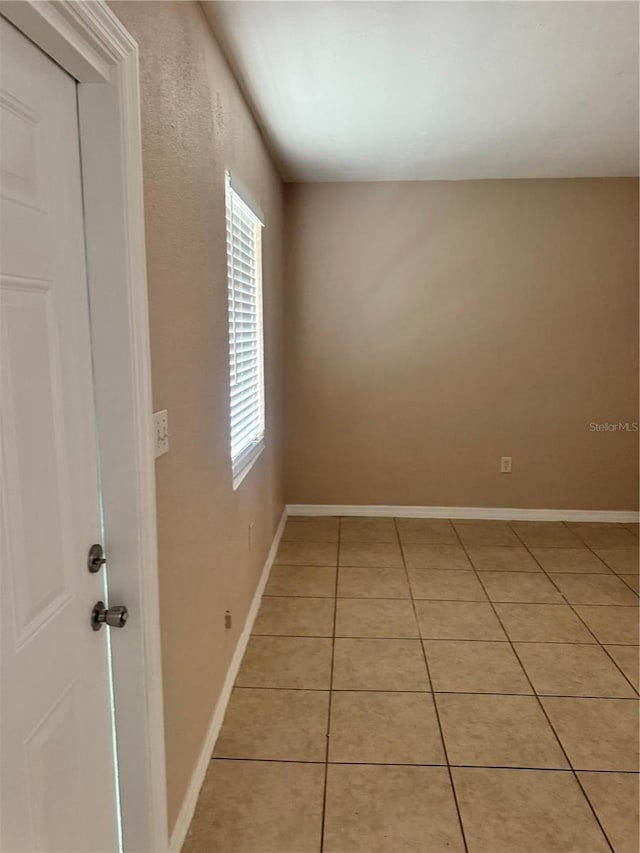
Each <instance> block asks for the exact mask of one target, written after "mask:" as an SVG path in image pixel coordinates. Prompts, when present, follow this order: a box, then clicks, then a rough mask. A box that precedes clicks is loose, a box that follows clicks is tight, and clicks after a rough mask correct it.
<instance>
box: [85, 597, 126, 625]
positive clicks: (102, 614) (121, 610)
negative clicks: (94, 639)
mask: <svg viewBox="0 0 640 853" xmlns="http://www.w3.org/2000/svg"><path fill="white" fill-rule="evenodd" d="M128 618H129V611H128V610H127V608H126V607H125V606H124V604H114V606H113V607H105V603H104V601H98V602H97V603H96V605H95V607H94V608H93V610H92V611H91V627H92V628H93V630H94V631H99V630H100V628H102V626H103V625H109V626H110V627H111V628H124V626H125V625H126V624H127V619H128Z"/></svg>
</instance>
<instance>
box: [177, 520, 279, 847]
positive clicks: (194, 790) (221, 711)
mask: <svg viewBox="0 0 640 853" xmlns="http://www.w3.org/2000/svg"><path fill="white" fill-rule="evenodd" d="M286 519H287V512H286V509H285V511H284V512H283V513H282V518H281V519H280V522H279V524H278V528H277V530H276V532H275V536H274V537H273V542H272V543H271V548H270V549H269V554H268V555H267V559H266V562H265V564H264V568H263V569H262V574H261V575H260V580H259V581H258V586H257V587H256V591H255V593H254V596H253V600H252V601H251V606H250V607H249V612H248V613H247V618H246V620H245V623H244V627H243V629H242V633H241V634H240V637H239V638H238V644H237V646H236V649H235V651H234V653H233V657H232V658H231V663H230V664H229V669H228V670H227V677H226V678H225V680H224V685H223V687H222V691H221V692H220V697H219V698H218V702H217V704H216V707H215V711H214V713H213V717H212V719H211V724H210V726H209V731H208V732H207V736H206V738H205V742H204V745H203V747H202V752H201V753H200V757H199V758H198V763H197V764H196V766H195V769H194V771H193V775H192V777H191V782H190V784H189V788H188V789H187V793H186V794H185V798H184V800H183V802H182V807H181V809H180V812H179V814H178V817H177V820H176V823H175V826H174V828H173V832H172V833H171V839H170V841H169V851H170V853H180V850H181V849H182V845H183V844H184V840H185V838H186V837H187V832H188V831H189V825H190V824H191V819H192V818H193V813H194V811H195V808H196V803H197V802H198V795H199V794H200V789H201V788H202V783H203V782H204V777H205V775H206V773H207V769H208V767H209V762H210V761H211V754H212V752H213V748H214V746H215V743H216V740H217V738H218V734H219V732H220V728H221V727H222V721H223V720H224V715H225V712H226V710H227V704H228V702H229V698H230V696H231V691H232V689H233V685H234V682H235V680H236V675H237V674H238V669H239V668H240V664H241V663H242V658H243V656H244V652H245V649H246V648H247V643H248V642H249V637H250V635H251V630H252V628H253V623H254V622H255V618H256V616H257V613H258V608H259V607H260V599H261V598H262V593H263V592H264V588H265V586H266V584H267V580H268V579H269V573H270V572H271V566H272V565H273V561H274V559H275V556H276V553H277V551H278V545H279V544H280V539H281V537H282V533H283V531H284V525H285V521H286Z"/></svg>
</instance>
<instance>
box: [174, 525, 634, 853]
mask: <svg viewBox="0 0 640 853" xmlns="http://www.w3.org/2000/svg"><path fill="white" fill-rule="evenodd" d="M637 590H638V527H637V525H623V524H595V523H594V524H570V523H560V522H558V523H556V522H552V523H538V522H518V523H512V524H507V523H506V522H498V521H453V522H450V521H447V520H433V519H404V518H399V519H391V518H342V519H339V518H321V519H317V518H314V519H310V518H306V519H305V518H292V519H290V520H289V521H288V522H287V525H286V529H285V533H284V535H283V539H282V542H281V545H280V549H279V551H278V555H277V558H276V564H275V565H274V566H273V569H272V572H271V576H270V579H269V582H268V584H267V588H266V590H265V595H264V598H263V601H262V605H261V608H260V612H259V614H258V617H257V619H256V622H255V625H254V631H253V635H252V637H251V638H250V640H249V644H248V646H247V650H246V653H245V657H244V660H243V663H242V666H241V668H240V672H239V674H238V677H237V680H236V686H235V688H234V690H233V694H232V696H231V700H230V703H229V706H228V710H227V714H226V717H225V721H224V725H223V727H222V731H221V733H220V737H219V739H218V742H217V744H216V748H215V752H214V756H213V759H212V761H211V765H210V769H209V771H208V773H207V777H206V780H205V783H204V787H203V789H202V793H201V795H200V799H199V802H198V806H197V809H196V814H195V816H194V820H193V823H192V826H191V829H190V832H189V835H188V838H187V841H186V843H185V847H184V850H185V853H204V852H205V851H206V853H240V851H242V853H319V851H325V853H356V851H357V853H444V852H445V851H447V853H458V851H468V853H600V851H611V850H613V851H615V853H637V851H638V693H637V690H638V592H637Z"/></svg>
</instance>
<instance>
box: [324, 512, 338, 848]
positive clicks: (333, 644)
mask: <svg viewBox="0 0 640 853" xmlns="http://www.w3.org/2000/svg"><path fill="white" fill-rule="evenodd" d="M341 538H342V518H340V517H338V547H337V549H336V580H335V585H334V588H333V630H332V632H331V668H330V671H329V704H328V707H327V742H326V746H325V753H324V789H323V792H322V815H321V825H320V853H323V850H324V831H325V824H326V815H327V787H328V782H329V747H330V745H331V705H332V701H333V667H334V661H335V654H336V620H337V618H338V578H339V575H340V541H341Z"/></svg>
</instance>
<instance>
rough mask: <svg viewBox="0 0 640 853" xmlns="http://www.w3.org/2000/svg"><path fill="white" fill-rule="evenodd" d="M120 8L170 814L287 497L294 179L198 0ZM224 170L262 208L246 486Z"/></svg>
mask: <svg viewBox="0 0 640 853" xmlns="http://www.w3.org/2000/svg"><path fill="white" fill-rule="evenodd" d="M112 8H113V9H114V11H115V12H116V14H117V15H118V16H119V17H120V19H121V20H122V21H123V23H124V25H125V26H126V27H127V29H128V30H129V31H130V32H131V34H132V35H133V36H134V38H135V39H136V40H137V42H138V44H139V47H140V67H141V79H142V136H143V140H142V141H143V166H144V188H145V214H146V234H147V263H148V279H149V297H150V319H151V347H152V371H153V403H154V408H155V409H163V408H167V409H168V410H169V427H170V434H171V450H170V452H169V453H168V454H167V455H166V456H163V457H161V458H160V459H158V461H157V463H156V475H157V499H158V535H159V556H160V598H161V602H160V604H161V633H162V656H163V674H164V694H165V723H166V750H167V773H168V788H169V791H168V799H169V826H170V828H171V827H172V826H173V824H174V822H175V818H176V815H177V813H178V810H179V808H180V805H181V804H182V800H183V798H184V795H185V791H186V788H187V785H188V783H189V780H190V778H191V774H192V773H193V770H194V766H195V763H196V760H197V758H198V756H199V754H200V750H201V748H202V745H203V742H204V738H205V734H206V731H207V729H208V726H209V723H210V721H211V717H212V714H213V710H214V707H215V703H216V700H217V698H218V695H219V693H220V689H221V687H222V683H223V679H224V676H225V673H226V670H227V667H228V665H229V662H230V658H231V655H232V654H233V650H234V648H235V645H236V643H237V641H238V635H239V631H240V629H241V628H242V625H243V623H244V620H245V616H246V614H247V609H248V606H249V603H250V601H251V598H252V596H253V593H254V590H255V588H256V584H257V581H258V578H259V576H260V572H261V569H262V567H263V565H264V561H265V558H266V556H267V552H268V549H269V546H270V544H271V541H272V539H273V535H274V532H275V528H276V525H277V522H278V519H279V517H280V515H281V513H282V510H283V491H282V484H281V468H282V459H281V395H282V383H281V361H282V358H281V355H282V354H281V339H282V323H281V315H282V286H281V279H282V275H281V248H282V187H281V183H280V180H279V178H278V175H277V173H276V171H275V170H274V168H273V166H272V163H271V161H270V159H269V156H268V154H267V152H266V150H265V147H264V145H263V142H262V139H261V137H260V135H259V133H258V131H257V129H256V126H255V123H254V121H253V120H252V118H251V115H250V113H249V111H248V109H247V107H246V105H245V103H244V100H243V98H242V97H241V95H240V92H239V90H238V87H237V85H236V83H235V82H234V80H233V78H232V76H231V74H230V72H229V69H228V67H227V65H226V63H225V61H224V60H223V58H222V55H221V53H220V50H219V49H218V46H217V44H216V42H215V41H214V39H213V36H212V35H211V31H210V28H209V25H208V23H207V21H206V19H205V18H204V16H203V13H202V10H201V8H200V6H199V5H198V4H197V3H165V2H160V3H149V2H144V3H114V4H112ZM225 169H229V170H230V171H231V172H232V174H235V175H237V176H238V177H239V178H240V180H241V181H242V183H243V184H244V186H246V187H247V189H248V190H249V191H250V192H251V193H252V194H253V196H254V198H255V199H256V201H257V203H258V204H259V205H260V207H261V208H262V210H263V211H264V213H265V216H266V227H265V230H264V234H263V263H264V313H265V354H266V386H267V401H266V408H267V449H266V451H265V452H264V453H263V455H262V456H261V458H260V459H259V461H258V462H257V464H256V466H255V467H254V468H253V470H252V471H251V472H250V474H249V475H248V476H247V478H246V479H245V480H244V482H243V483H242V484H241V486H240V487H239V489H238V490H237V491H236V492H234V491H233V490H232V487H231V466H230V461H229V434H228V411H229V396H228V395H229V388H228V373H227V371H228V338H227V279H226V255H225V211H224V170H225ZM250 521H253V522H254V531H253V546H252V548H251V550H249V548H248V524H249V522H250ZM227 609H229V610H231V611H232V612H233V629H232V630H230V631H225V628H224V611H225V610H227Z"/></svg>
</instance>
